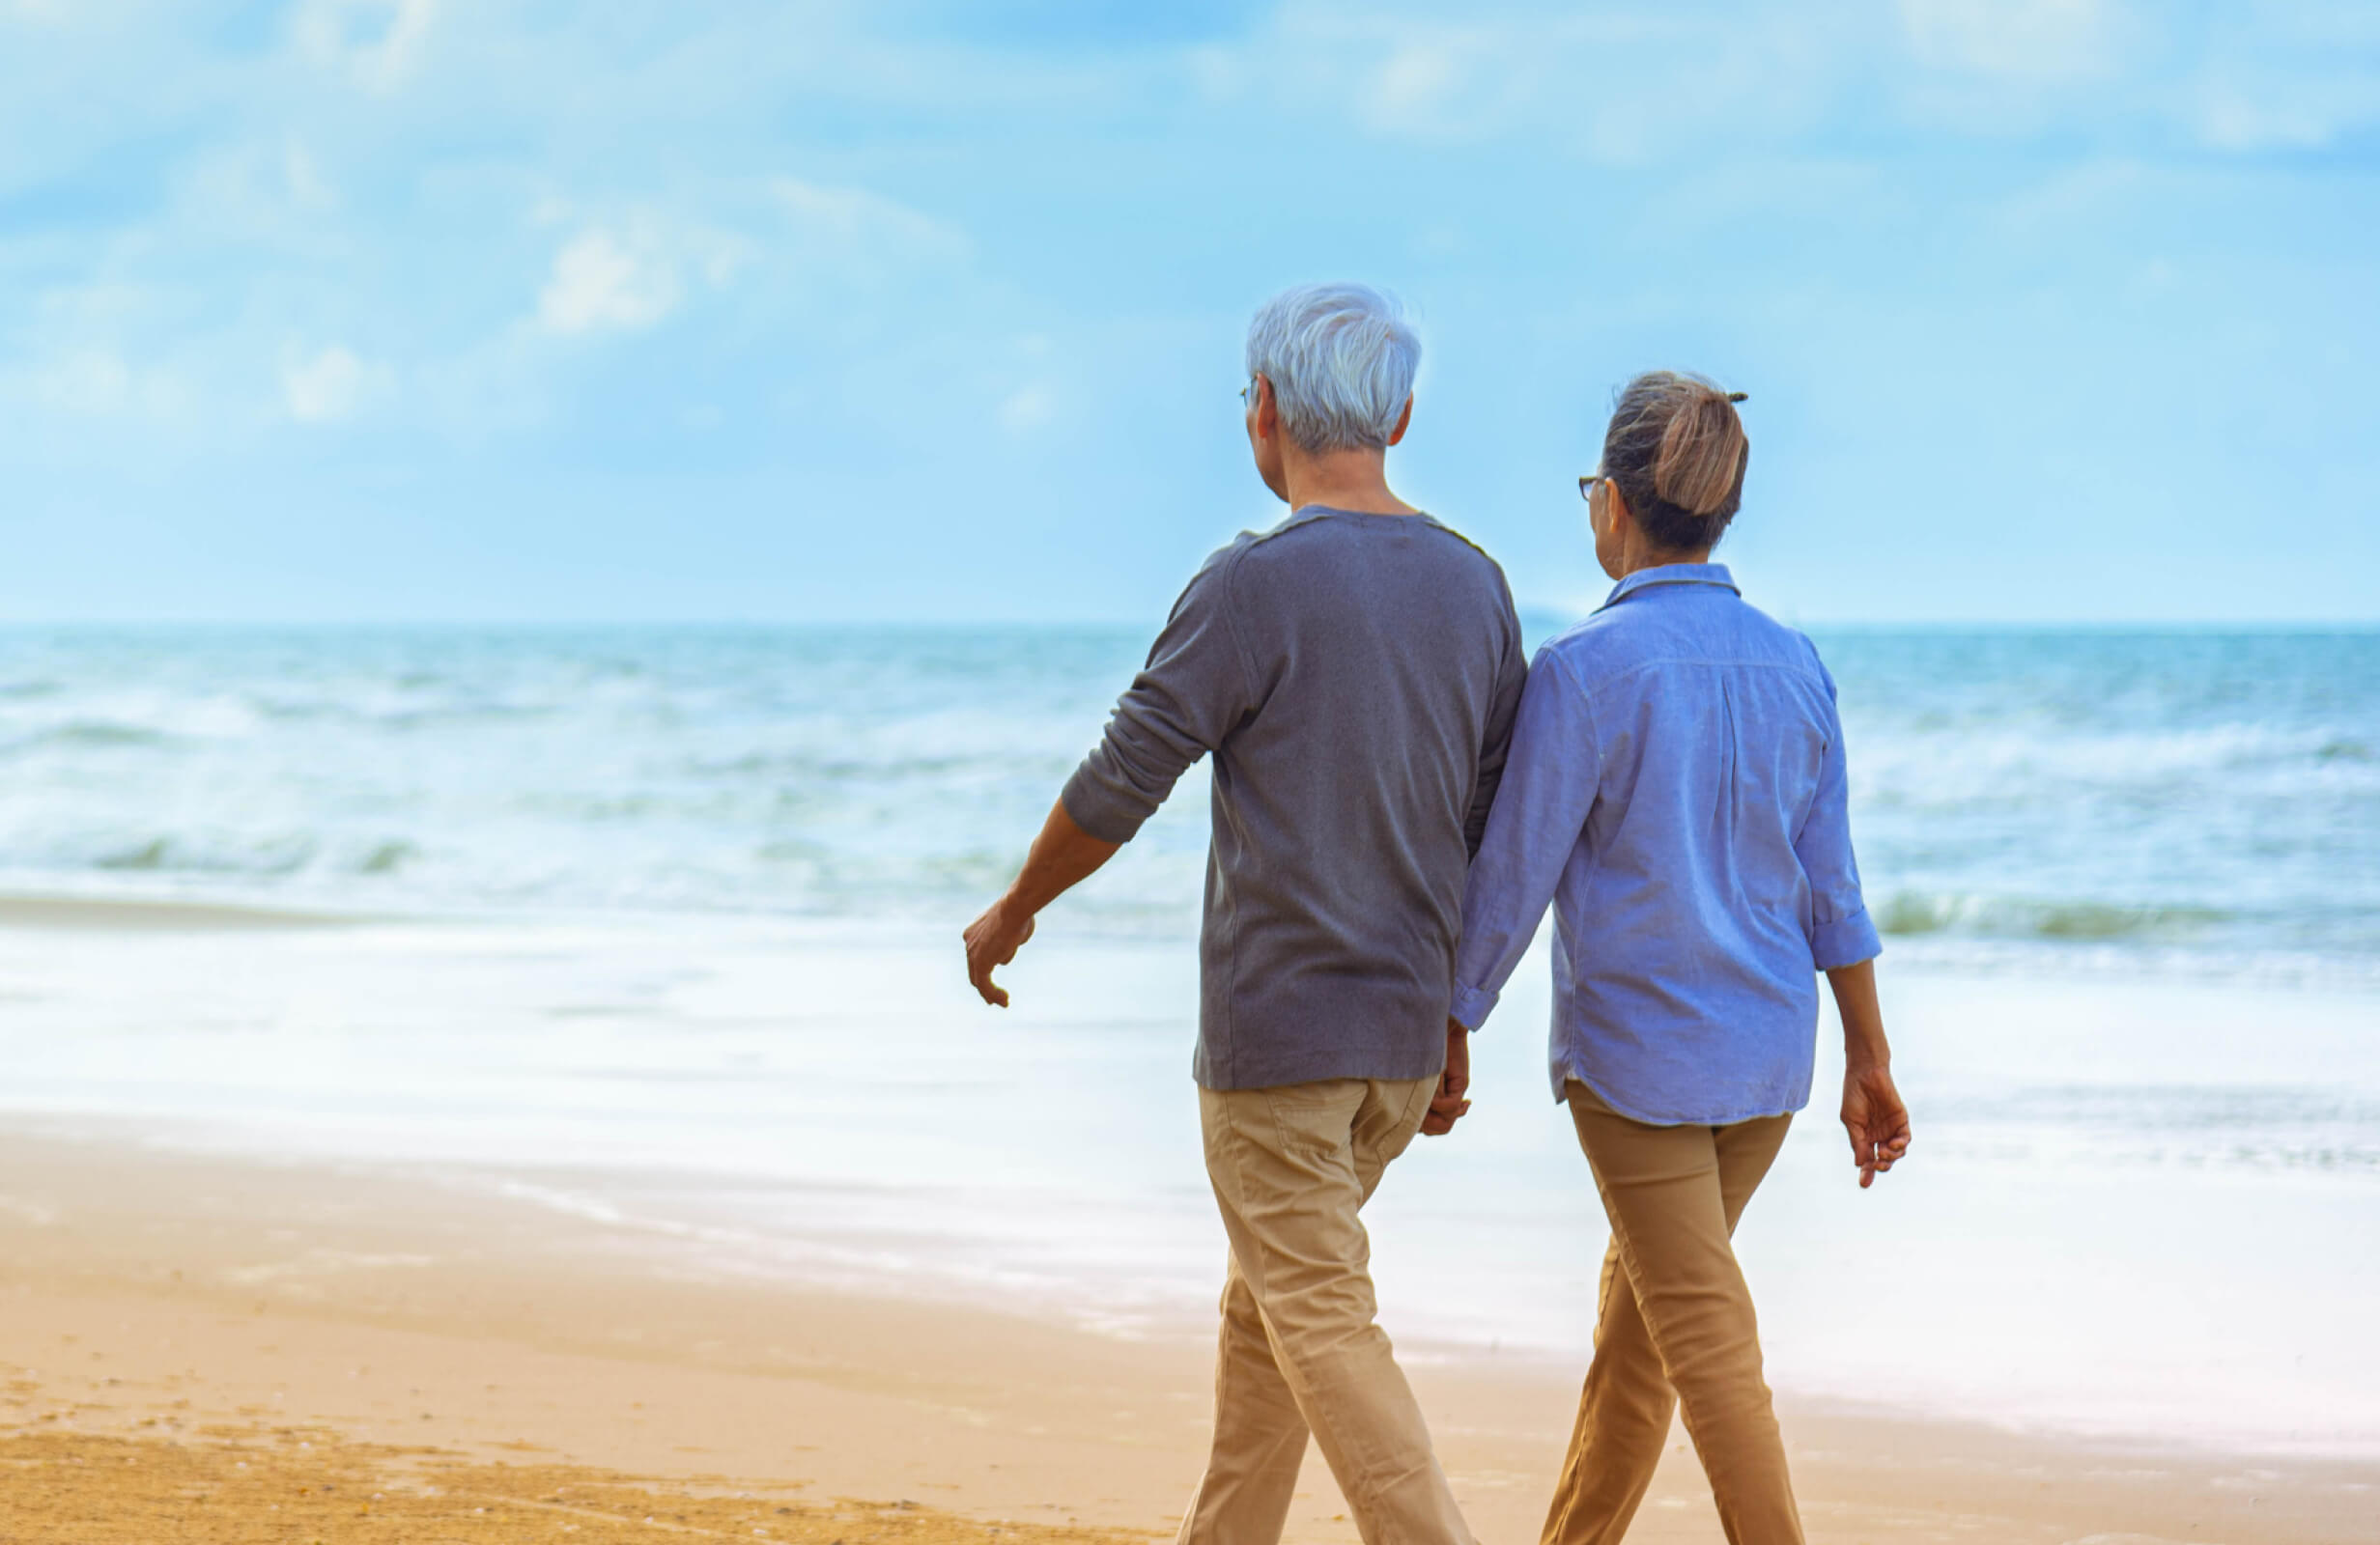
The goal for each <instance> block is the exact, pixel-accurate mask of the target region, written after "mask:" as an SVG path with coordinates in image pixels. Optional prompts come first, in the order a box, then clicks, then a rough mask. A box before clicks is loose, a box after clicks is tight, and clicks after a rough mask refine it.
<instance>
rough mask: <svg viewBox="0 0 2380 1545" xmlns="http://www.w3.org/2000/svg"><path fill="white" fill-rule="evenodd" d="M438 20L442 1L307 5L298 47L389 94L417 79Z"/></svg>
mask: <svg viewBox="0 0 2380 1545" xmlns="http://www.w3.org/2000/svg"><path fill="white" fill-rule="evenodd" d="M437 19H438V0H306V3H305V5H304V6H303V7H302V8H301V9H300V10H299V11H298V13H297V26H296V31H297V46H298V48H299V49H300V50H301V51H302V52H303V53H304V54H305V56H306V57H307V58H309V59H311V60H313V61H314V62H315V63H316V64H319V65H323V66H325V67H326V68H328V69H331V70H337V71H339V72H340V73H342V74H345V75H346V76H347V77H348V78H349V79H351V80H353V81H354V82H355V83H356V84H357V85H359V86H361V87H363V88H364V89H365V90H366V91H371V92H378V93H386V92H391V91H394V90H396V89H397V87H399V86H401V85H403V84H404V83H405V81H406V79H407V78H408V77H409V76H410V75H411V74H412V72H413V70H414V67H415V66H416V65H418V64H419V63H420V60H421V53H422V48H423V45H424V44H425V43H426V42H428V40H429V36H430V27H431V24H432V23H433V22H434V21H436V20H437Z"/></svg>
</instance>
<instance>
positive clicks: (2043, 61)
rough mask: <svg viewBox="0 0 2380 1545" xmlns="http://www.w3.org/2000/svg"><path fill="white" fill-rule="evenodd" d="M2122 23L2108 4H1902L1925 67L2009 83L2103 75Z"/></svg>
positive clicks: (2026, 0) (1977, 0)
mask: <svg viewBox="0 0 2380 1545" xmlns="http://www.w3.org/2000/svg"><path fill="white" fill-rule="evenodd" d="M2117 20H2118V18H2117V16H2116V14H2115V13H2114V10H2113V8H2112V7H2111V6H2110V5H2108V4H2106V3H2104V0H1901V22H1902V25H1903V26H1904V27H1906V28H1907V29H1908V32H1909V40H1910V45H1911V47H1912V48H1913V50H1914V51H1915V53H1916V55H1917V58H1918V61H1919V62H1920V63H1922V64H1926V65H1930V66H1934V67H1936V68H1939V69H1948V70H1959V71H1962V72H1965V73H1968V74H1974V75H1983V76H1987V77H1991V78H1994V79H1998V80H2008V81H2035V82H2041V81H2058V80H2077V79H2082V78H2085V77H2088V76H2091V75H2096V74H2099V73H2102V72H2103V71H2105V70H2107V69H2108V67H2109V66H2110V65H2111V63H2112V62H2113V60H2112V54H2113V47H2112V45H2113V43H2114V42H2115V41H2116V33H2117Z"/></svg>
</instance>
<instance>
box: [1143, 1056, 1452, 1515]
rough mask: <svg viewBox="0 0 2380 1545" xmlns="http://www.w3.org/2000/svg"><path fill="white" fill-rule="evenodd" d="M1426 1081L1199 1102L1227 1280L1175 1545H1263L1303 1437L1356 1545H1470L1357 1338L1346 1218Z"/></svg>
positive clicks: (1360, 1258) (1422, 1441)
mask: <svg viewBox="0 0 2380 1545" xmlns="http://www.w3.org/2000/svg"><path fill="white" fill-rule="evenodd" d="M1437 1082H1438V1081H1437V1080H1435V1079H1415V1080H1400V1081H1395V1082H1380V1081H1374V1080H1365V1079H1334V1080H1329V1081H1325V1082H1318V1083H1293V1084H1288V1085H1285V1086H1283V1087H1280V1088H1274V1089H1238V1090H1232V1091H1229V1092H1216V1091H1214V1090H1208V1089H1202V1090H1200V1091H1199V1113H1200V1116H1201V1118H1202V1121H1203V1124H1204V1128H1205V1139H1206V1173H1207V1177H1208V1179H1210V1180H1211V1181H1212V1182H1213V1183H1214V1188H1215V1200H1216V1201H1217V1202H1218V1203H1219V1204H1220V1205H1221V1206H1222V1209H1223V1226H1224V1230H1225V1232H1226V1233H1228V1234H1229V1235H1230V1236H1231V1241H1232V1265H1231V1272H1230V1275H1229V1276H1228V1278H1226V1279H1225V1283H1224V1288H1223V1338H1222V1344H1221V1347H1220V1349H1219V1350H1218V1352H1217V1354H1216V1358H1215V1438H1214V1447H1213V1450H1212V1452H1211V1453H1210V1455H1209V1456H1208V1459H1207V1462H1206V1475H1205V1478H1204V1479H1203V1480H1202V1481H1200V1483H1199V1489H1198V1495H1197V1496H1196V1497H1195V1498H1193V1499H1192V1500H1191V1503H1190V1510H1189V1512H1188V1513H1187V1514H1186V1515H1184V1517H1183V1518H1182V1523H1181V1532H1180V1534H1179V1536H1178V1539H1179V1540H1180V1541H1181V1542H1182V1545H1277V1542H1278V1541H1279V1540H1280V1538H1281V1529H1282V1525H1283V1523H1284V1522H1285V1521H1286V1520H1287V1519H1288V1517H1289V1501H1290V1497H1291V1494H1292V1493H1293V1492H1294V1491H1295V1490H1296V1487H1297V1467H1298V1463H1299V1461H1301V1460H1302V1459H1303V1458H1304V1457H1305V1453H1306V1435H1307V1433H1308V1432H1309V1431H1311V1432H1312V1433H1313V1435H1314V1437H1315V1439H1316V1440H1317V1441H1318V1443H1319V1444H1320V1445H1321V1448H1322V1456H1323V1457H1324V1458H1325V1459H1327V1460H1328V1461H1329V1462H1330V1468H1331V1474H1332V1475H1336V1476H1337V1477H1338V1479H1339V1489H1340V1490H1341V1491H1342V1492H1344V1493H1345V1494H1346V1500H1347V1508H1348V1511H1349V1512H1351V1513H1352V1514H1353V1515H1354V1518H1355V1526H1356V1528H1357V1530H1358V1531H1361V1533H1362V1535H1363V1537H1364V1540H1365V1542H1366V1545H1471V1531H1470V1530H1469V1529H1468V1528H1466V1527H1465V1526H1464V1524H1463V1521H1462V1514H1461V1513H1460V1512H1459V1510H1458V1509H1457V1508H1456V1506H1455V1499H1454V1494H1453V1493H1451V1492H1450V1491H1448V1490H1447V1486H1446V1475H1445V1474H1444V1472H1442V1471H1440V1470H1439V1468H1438V1461H1437V1457H1436V1455H1435V1454H1434V1453H1432V1452H1431V1447H1430V1431H1429V1429H1428V1428H1427V1427H1426V1426H1424V1425H1423V1422H1422V1413H1421V1407H1420V1406H1419V1405H1418V1404H1416V1403H1415V1401H1414V1399H1413V1391H1412V1390H1411V1389H1410V1388H1408V1387H1407V1386H1406V1384H1405V1382H1404V1374H1403V1372H1402V1371H1401V1370H1400V1369H1399V1368H1398V1366H1397V1360H1396V1358H1395V1356H1394V1355H1393V1353H1392V1352H1391V1350H1390V1347H1389V1343H1388V1336H1387V1335H1386V1334H1384V1333H1383V1332H1382V1331H1381V1330H1380V1328H1379V1327H1378V1326H1377V1325H1375V1324H1374V1323H1373V1315H1374V1307H1375V1306H1374V1299H1373V1293H1372V1271H1371V1262H1372V1246H1371V1241H1370V1239H1369V1238H1368V1237H1367V1236H1366V1235H1365V1233H1364V1225H1363V1222H1361V1221H1360V1220H1359V1219H1358V1218H1357V1217H1356V1210H1357V1209H1358V1208H1360V1207H1361V1206H1363V1204H1364V1203H1365V1202H1366V1201H1367V1200H1369V1199H1370V1198H1371V1196H1372V1193H1373V1189H1374V1187H1376V1186H1377V1185H1379V1183H1380V1174H1381V1171H1383V1170H1385V1169H1386V1168H1387V1167H1388V1164H1389V1161H1390V1160H1392V1159H1394V1158H1396V1157H1397V1156H1398V1155H1399V1154H1401V1153H1403V1151H1404V1149H1405V1145H1406V1144H1407V1143H1409V1142H1411V1141H1412V1140H1413V1134H1414V1133H1415V1132H1416V1131H1418V1130H1419V1129H1420V1127H1421V1121H1422V1116H1423V1115H1424V1113H1426V1112H1427V1111H1428V1110H1429V1108H1430V1096H1431V1092H1432V1091H1433V1090H1435V1089H1436V1087H1437Z"/></svg>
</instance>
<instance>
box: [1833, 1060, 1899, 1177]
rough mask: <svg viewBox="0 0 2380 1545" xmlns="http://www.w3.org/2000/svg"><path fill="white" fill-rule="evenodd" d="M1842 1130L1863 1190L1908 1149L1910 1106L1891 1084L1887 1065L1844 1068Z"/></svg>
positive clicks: (1867, 1064) (1877, 1064)
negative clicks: (1903, 1101)
mask: <svg viewBox="0 0 2380 1545" xmlns="http://www.w3.org/2000/svg"><path fill="white" fill-rule="evenodd" d="M1843 1130H1844V1131H1845V1132H1847V1133H1849V1134H1851V1157H1852V1163H1854V1164H1856V1165H1857V1166H1859V1189H1860V1190H1862V1191H1865V1190H1866V1189H1867V1188H1868V1187H1870V1186H1872V1185H1874V1184H1876V1177H1877V1176H1878V1175H1881V1174H1883V1173H1884V1171H1885V1170H1887V1169H1890V1168H1891V1167H1892V1166H1893V1165H1894V1164H1895V1163H1897V1162H1898V1161H1899V1160H1900V1158H1901V1156H1902V1155H1903V1154H1906V1153H1907V1152H1909V1107H1908V1106H1906V1105H1903V1104H1902V1103H1901V1091H1900V1090H1898V1089H1896V1088H1894V1087H1893V1086H1892V1070H1891V1069H1890V1068H1888V1067H1885V1066H1884V1064H1882V1063H1866V1064H1863V1065H1858V1066H1854V1067H1850V1068H1846V1069H1845V1070H1844V1073H1843Z"/></svg>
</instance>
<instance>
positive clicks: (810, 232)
mask: <svg viewBox="0 0 2380 1545" xmlns="http://www.w3.org/2000/svg"><path fill="white" fill-rule="evenodd" d="M769 191H770V193H771V194H772V195H773V196H774V197H775V198H776V200H777V202H778V204H779V206H780V207H781V208H782V209H783V210H784V211H786V212H787V213H788V214H789V215H791V216H792V217H793V221H794V224H795V226H796V227H797V229H798V230H799V231H800V232H801V233H802V234H803V235H804V236H805V237H807V238H808V239H810V240H811V241H812V242H813V243H820V244H825V245H829V246H833V247H836V248H840V249H842V250H843V251H846V252H859V251H862V250H873V251H878V252H892V253H896V254H901V255H907V256H940V257H951V256H957V255H959V254H961V253H964V252H965V251H966V249H967V239H966V238H965V237H964V236H963V235H961V234H960V233H959V232H958V231H957V230H956V229H955V228H954V227H951V226H949V225H946V224H944V223H943V222H942V221H940V220H937V219H935V218H934V217H933V216H932V215H930V214H926V213H923V212H921V211H918V210H913V209H911V208H910V207H909V206H908V205H906V204H903V203H900V202H899V201H898V200H895V199H889V198H886V197H884V196H883V195H882V194H880V193H871V192H869V191H868V190H867V189H865V188H857V187H829V186H826V185H824V184H821V183H805V182H803V181H801V180H800V179H799V178H791V177H779V178H776V179H774V180H772V181H771V183H769Z"/></svg>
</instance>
